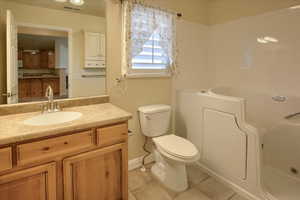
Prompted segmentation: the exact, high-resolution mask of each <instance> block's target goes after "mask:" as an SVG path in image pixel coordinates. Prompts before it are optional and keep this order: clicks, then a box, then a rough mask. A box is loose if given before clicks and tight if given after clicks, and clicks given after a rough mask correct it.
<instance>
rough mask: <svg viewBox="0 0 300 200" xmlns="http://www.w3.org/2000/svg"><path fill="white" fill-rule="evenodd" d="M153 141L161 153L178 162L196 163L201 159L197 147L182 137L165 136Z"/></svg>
mask: <svg viewBox="0 0 300 200" xmlns="http://www.w3.org/2000/svg"><path fill="white" fill-rule="evenodd" d="M153 141H154V143H155V144H156V145H157V147H158V149H160V151H161V153H163V154H165V156H168V157H170V156H171V157H173V158H175V159H176V160H178V159H179V160H187V161H189V160H190V161H194V160H195V159H198V157H199V152H198V150H197V148H196V147H195V145H194V144H193V143H191V142H190V141H188V140H186V139H184V138H182V137H178V136H176V135H165V136H160V137H156V138H153ZM177 158H178V159H177Z"/></svg>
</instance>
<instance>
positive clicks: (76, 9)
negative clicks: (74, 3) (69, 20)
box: [64, 6, 80, 11]
mask: <svg viewBox="0 0 300 200" xmlns="http://www.w3.org/2000/svg"><path fill="white" fill-rule="evenodd" d="M64 9H66V10H74V11H80V9H79V8H73V7H70V6H65V7H64Z"/></svg>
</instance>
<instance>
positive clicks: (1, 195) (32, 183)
mask: <svg viewBox="0 0 300 200" xmlns="http://www.w3.org/2000/svg"><path fill="white" fill-rule="evenodd" d="M0 199H1V200H24V199H30V200H46V199H47V200H56V164H55V163H54V162H53V163H50V164H46V165H41V166H38V167H32V168H28V169H25V170H20V171H17V172H13V173H10V174H6V175H2V176H0Z"/></svg>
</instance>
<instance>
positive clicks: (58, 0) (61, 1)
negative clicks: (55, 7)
mask: <svg viewBox="0 0 300 200" xmlns="http://www.w3.org/2000/svg"><path fill="white" fill-rule="evenodd" d="M54 1H56V2H59V3H66V2H67V1H68V0H54Z"/></svg>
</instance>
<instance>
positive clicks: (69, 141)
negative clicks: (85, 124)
mask: <svg viewBox="0 0 300 200" xmlns="http://www.w3.org/2000/svg"><path fill="white" fill-rule="evenodd" d="M93 145H94V143H93V132H92V131H91V130H90V131H85V132H81V133H76V134H73V135H67V136H61V137H56V138H51V139H45V140H41V141H38V142H32V143H27V144H21V145H18V146H17V153H18V154H17V163H18V165H24V164H27V163H31V162H35V161H40V160H46V159H49V158H53V157H55V156H59V155H62V154H67V153H71V152H75V151H79V150H83V149H85V148H88V147H92V146H93Z"/></svg>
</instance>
